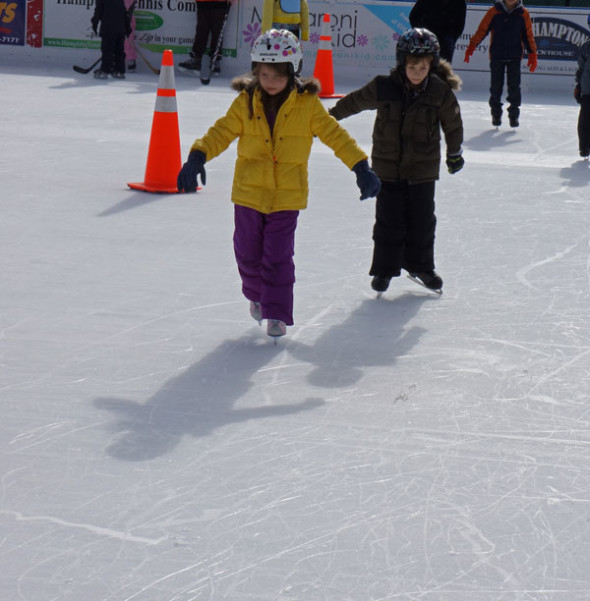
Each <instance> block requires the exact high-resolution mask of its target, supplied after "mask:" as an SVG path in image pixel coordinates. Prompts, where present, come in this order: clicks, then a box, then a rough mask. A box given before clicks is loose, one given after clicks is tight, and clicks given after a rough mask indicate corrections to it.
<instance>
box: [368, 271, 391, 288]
mask: <svg viewBox="0 0 590 601" xmlns="http://www.w3.org/2000/svg"><path fill="white" fill-rule="evenodd" d="M390 281H391V277H388V276H383V275H376V276H374V277H373V279H372V280H371V288H373V290H374V291H375V292H385V291H386V290H387V289H388V288H389V282H390Z"/></svg>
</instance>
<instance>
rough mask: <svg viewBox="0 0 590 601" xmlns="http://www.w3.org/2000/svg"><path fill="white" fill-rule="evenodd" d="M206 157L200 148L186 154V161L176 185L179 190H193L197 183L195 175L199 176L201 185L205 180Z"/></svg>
mask: <svg viewBox="0 0 590 601" xmlns="http://www.w3.org/2000/svg"><path fill="white" fill-rule="evenodd" d="M206 161H207V157H206V156H205V153H204V152H201V151H200V150H193V151H192V152H191V153H190V154H189V155H188V161H187V162H186V163H185V164H184V165H183V166H182V169H181V170H180V173H179V174H178V178H177V180H176V187H177V188H178V191H179V192H183V191H184V192H195V191H196V189H197V185H198V183H199V181H198V179H197V176H198V175H200V176H201V182H202V184H203V186H204V185H205V183H206V182H207V174H206V173H205V162H206Z"/></svg>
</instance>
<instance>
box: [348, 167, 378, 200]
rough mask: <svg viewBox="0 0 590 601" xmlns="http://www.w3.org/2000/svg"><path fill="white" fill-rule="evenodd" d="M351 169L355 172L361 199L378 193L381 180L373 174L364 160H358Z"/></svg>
mask: <svg viewBox="0 0 590 601" xmlns="http://www.w3.org/2000/svg"><path fill="white" fill-rule="evenodd" d="M352 170H353V171H354V172H355V173H356V185H357V186H358V187H359V190H360V191H361V200H365V198H371V197H372V196H377V194H379V191H380V190H381V180H380V179H379V178H378V177H377V176H376V175H375V172H374V171H373V170H372V169H371V168H370V167H369V163H368V162H367V161H366V160H363V161H359V162H358V163H357V164H356V165H355V166H354V167H353V168H352Z"/></svg>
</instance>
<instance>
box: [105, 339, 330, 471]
mask: <svg viewBox="0 0 590 601" xmlns="http://www.w3.org/2000/svg"><path fill="white" fill-rule="evenodd" d="M280 352H282V348H281V346H280V345H277V346H274V345H272V344H263V345H260V346H256V345H255V344H254V343H253V342H252V339H251V338H249V337H243V338H241V339H239V340H227V341H225V342H223V343H222V344H221V345H220V346H219V347H218V348H216V349H215V350H214V351H213V352H211V353H209V354H208V355H207V356H206V357H204V358H203V359H202V360H201V361H199V362H198V363H195V364H194V365H192V366H191V367H189V368H187V369H186V370H185V371H183V372H182V373H180V374H179V375H177V376H175V377H174V378H171V379H170V380H168V382H166V383H165V384H164V386H163V387H162V388H161V389H160V390H159V391H158V392H156V393H155V394H154V395H153V396H152V397H151V398H150V399H148V401H147V402H146V403H138V402H135V401H130V400H125V399H112V398H98V399H96V400H95V401H94V404H95V406H96V407H98V408H100V409H106V410H108V411H112V412H113V413H114V414H115V415H116V416H117V421H116V422H115V423H114V424H113V426H112V430H113V431H114V432H117V433H120V436H119V437H118V438H116V439H115V440H113V441H112V442H111V443H110V444H109V446H108V448H107V453H108V454H109V455H111V456H112V457H115V458H116V459H120V460H122V461H146V460H148V459H153V458H155V457H160V456H162V455H164V454H165V453H168V452H170V451H171V450H172V449H173V448H174V447H175V446H176V445H177V444H178V443H179V441H180V439H181V438H182V437H183V436H184V435H189V436H206V435H207V434H210V433H211V432H213V431H214V430H215V429H217V428H220V427H222V426H225V425H227V424H232V423H237V422H243V421H246V420H250V419H260V418H266V417H276V416H282V415H288V414H293V413H298V412H300V411H309V410H310V409H314V408H316V407H319V406H320V405H322V404H323V403H324V401H323V400H321V399H306V400H304V401H302V402H301V403H297V404H284V405H273V406H261V407H256V408H249V409H233V405H234V403H235V402H236V401H237V400H239V399H240V398H242V397H243V396H244V395H245V394H246V392H248V391H249V390H250V389H251V388H252V387H253V386H254V384H253V382H252V380H251V378H252V376H253V374H255V373H256V372H257V371H258V370H259V369H260V368H261V367H263V366H264V365H266V364H267V363H268V362H269V361H271V360H272V359H273V358H274V357H276V355H277V354H278V353H280Z"/></svg>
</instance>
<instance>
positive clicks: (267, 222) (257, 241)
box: [234, 205, 299, 326]
mask: <svg viewBox="0 0 590 601" xmlns="http://www.w3.org/2000/svg"><path fill="white" fill-rule="evenodd" d="M234 206H235V209H234V223H235V229H234V253H235V255H236V261H237V262H238V271H239V272H240V277H241V278H242V292H243V293H244V296H245V297H246V298H247V299H248V300H250V301H254V302H259V303H260V305H261V309H262V318H263V319H280V320H281V321H284V322H285V324H287V325H288V326H292V325H293V284H294V283H295V263H294V262H293V255H294V254H295V228H296V227H297V217H298V216H299V211H277V212H276V213H269V214H268V215H265V214H264V213H260V212H259V211H256V210H254V209H249V208H248V207H243V206H240V205H234Z"/></svg>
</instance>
